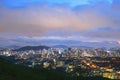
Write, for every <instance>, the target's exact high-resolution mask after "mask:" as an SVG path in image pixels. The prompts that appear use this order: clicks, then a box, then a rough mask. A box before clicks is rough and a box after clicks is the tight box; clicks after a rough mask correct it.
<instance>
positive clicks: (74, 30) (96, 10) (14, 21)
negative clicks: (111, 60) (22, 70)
mask: <svg viewBox="0 0 120 80" xmlns="http://www.w3.org/2000/svg"><path fill="white" fill-rule="evenodd" d="M119 9H120V0H0V45H2V46H9V45H35V44H44V43H46V44H47V43H50V40H52V42H51V44H52V43H54V41H56V40H61V41H65V40H66V41H67V40H74V41H83V42H101V41H117V42H120V36H119V35H120V10H119ZM43 40H45V41H46V42H44V43H43ZM32 42H33V43H32ZM48 45H49V44H48Z"/></svg>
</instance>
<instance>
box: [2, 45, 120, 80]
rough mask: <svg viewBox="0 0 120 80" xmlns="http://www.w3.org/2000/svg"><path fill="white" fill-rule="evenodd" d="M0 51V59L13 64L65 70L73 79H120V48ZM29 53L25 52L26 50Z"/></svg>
mask: <svg viewBox="0 0 120 80" xmlns="http://www.w3.org/2000/svg"><path fill="white" fill-rule="evenodd" d="M39 47H43V48H44V49H39V50H35V48H34V47H32V48H33V49H34V50H32V49H30V48H29V47H28V46H27V47H23V48H21V49H3V50H2V49H1V51H0V56H2V57H4V58H5V59H8V60H9V61H11V62H12V63H13V64H17V65H23V66H27V67H31V68H45V69H48V70H49V69H54V70H62V71H64V72H66V73H71V74H72V75H74V76H80V75H82V76H84V77H94V76H102V77H105V78H109V79H116V80H118V79H120V48H109V49H106V48H87V49H85V48H81V49H78V48H50V47H46V46H39ZM25 49H26V50H25Z"/></svg>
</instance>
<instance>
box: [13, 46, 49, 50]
mask: <svg viewBox="0 0 120 80" xmlns="http://www.w3.org/2000/svg"><path fill="white" fill-rule="evenodd" d="M49 48H50V47H48V46H25V47H21V48H19V49H15V50H16V51H26V50H42V49H49Z"/></svg>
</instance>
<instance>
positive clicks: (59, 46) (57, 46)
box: [52, 45, 68, 48]
mask: <svg viewBox="0 0 120 80" xmlns="http://www.w3.org/2000/svg"><path fill="white" fill-rule="evenodd" d="M52 48H68V46H66V45H55V46H52Z"/></svg>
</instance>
